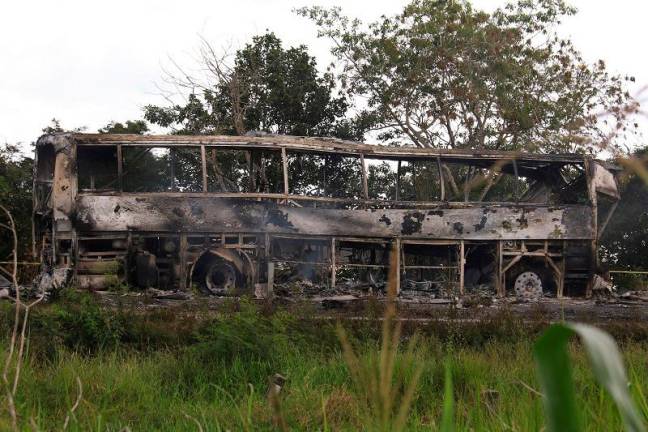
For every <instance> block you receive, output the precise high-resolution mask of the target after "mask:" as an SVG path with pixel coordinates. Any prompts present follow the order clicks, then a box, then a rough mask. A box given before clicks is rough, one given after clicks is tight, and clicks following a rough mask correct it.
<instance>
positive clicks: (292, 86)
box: [144, 33, 363, 139]
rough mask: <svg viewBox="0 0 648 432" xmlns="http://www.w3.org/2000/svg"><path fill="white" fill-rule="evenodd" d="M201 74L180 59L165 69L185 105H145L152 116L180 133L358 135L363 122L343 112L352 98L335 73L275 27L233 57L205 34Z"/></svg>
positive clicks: (146, 111)
mask: <svg viewBox="0 0 648 432" xmlns="http://www.w3.org/2000/svg"><path fill="white" fill-rule="evenodd" d="M200 52H201V63H202V66H203V67H204V69H205V70H207V75H208V78H207V79H206V80H204V81H201V80H199V79H197V78H195V77H192V76H190V74H188V73H186V72H185V71H184V70H183V69H182V68H180V67H179V66H177V65H176V67H177V70H178V71H179V72H178V73H177V74H168V81H169V82H170V83H172V84H173V85H174V86H175V87H177V88H180V89H184V90H186V91H188V93H189V94H188V96H187V97H186V101H185V103H184V104H175V103H173V104H172V105H171V106H166V107H161V106H155V105H148V106H146V107H145V108H144V117H145V119H146V120H148V121H149V122H151V123H153V124H155V125H159V126H163V127H170V128H172V129H173V130H174V132H176V133H187V134H228V135H243V134H245V133H246V132H247V131H264V132H268V133H277V134H290V135H309V136H323V135H332V136H337V137H341V138H353V139H361V138H362V136H363V128H362V123H361V122H352V121H350V120H348V119H346V118H345V115H346V113H347V111H348V109H349V101H348V99H347V97H346V96H345V95H344V94H343V93H339V92H336V83H335V80H334V76H333V75H332V74H330V73H325V74H323V75H320V74H319V73H318V71H317V64H316V61H315V58H313V57H311V56H310V55H309V54H308V51H307V49H306V47H305V46H303V45H301V46H298V47H292V48H287V49H286V48H284V47H283V45H282V43H281V40H280V39H279V38H277V36H275V35H274V34H273V33H266V34H264V35H260V36H255V37H254V38H253V39H252V42H251V43H249V44H246V45H245V46H244V47H243V48H242V49H239V50H238V51H237V52H236V54H235V56H234V59H233V61H229V59H228V56H219V55H217V54H216V52H215V50H214V49H213V48H212V46H211V45H209V43H207V42H206V41H204V40H203V45H202V48H201V51H200Z"/></svg>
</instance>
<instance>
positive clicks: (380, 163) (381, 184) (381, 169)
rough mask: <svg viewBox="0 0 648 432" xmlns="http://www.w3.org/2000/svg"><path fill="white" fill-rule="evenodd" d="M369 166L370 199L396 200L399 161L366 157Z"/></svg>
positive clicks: (366, 163)
mask: <svg viewBox="0 0 648 432" xmlns="http://www.w3.org/2000/svg"><path fill="white" fill-rule="evenodd" d="M365 165H366V167H367V188H368V192H369V199H376V200H386V201H394V200H396V197H397V195H398V194H397V193H396V185H397V183H398V165H399V164H398V161H397V160H391V159H379V158H365Z"/></svg>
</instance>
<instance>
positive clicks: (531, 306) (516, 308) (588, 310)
mask: <svg viewBox="0 0 648 432" xmlns="http://www.w3.org/2000/svg"><path fill="white" fill-rule="evenodd" d="M96 295H97V297H98V299H99V300H100V302H101V303H102V304H103V305H105V306H107V307H128V308H135V309H141V310H142V311H151V310H156V309H169V308H170V309H174V310H178V311H179V312H181V311H182V312H189V311H191V312H195V313H206V314H209V313H217V312H218V310H219V308H221V307H223V306H224V305H228V304H231V303H232V302H237V301H238V300H237V298H235V297H208V296H201V295H186V294H184V293H168V292H167V293H160V292H155V293H150V292H148V293H145V292H142V293H125V294H119V293H113V292H97V293H96ZM254 301H255V302H259V303H265V304H272V305H275V306H283V307H286V308H288V309H290V308H303V307H304V306H305V305H306V306H307V307H308V308H309V310H311V311H312V312H313V313H314V314H315V315H317V316H321V317H322V318H332V319H335V318H366V317H368V316H379V315H376V312H377V311H380V310H381V308H382V307H383V306H384V304H385V302H386V299H385V298H384V297H382V298H381V297H373V296H364V297H356V296H352V295H338V296H329V297H314V298H286V297H278V298H275V299H274V300H273V301H272V302H271V303H269V302H268V301H267V300H254ZM397 306H398V310H399V316H400V317H401V318H402V319H405V320H415V321H435V320H449V319H452V320H460V321H479V320H485V319H489V318H492V317H494V316H496V315H499V314H501V313H502V312H503V311H504V312H507V313H510V314H512V315H513V316H517V317H519V318H521V319H523V320H533V321H546V322H554V321H561V320H566V321H579V322H589V323H601V324H604V323H624V322H626V323H648V298H646V299H644V298H643V297H637V296H625V297H624V296H609V297H607V298H602V299H571V298H564V299H556V298H543V299H541V300H538V301H531V302H519V301H517V300H516V299H515V298H504V299H495V298H488V299H477V300H474V299H469V298H468V299H455V300H444V299H417V298H414V299H412V298H405V299H399V300H398V302H397Z"/></svg>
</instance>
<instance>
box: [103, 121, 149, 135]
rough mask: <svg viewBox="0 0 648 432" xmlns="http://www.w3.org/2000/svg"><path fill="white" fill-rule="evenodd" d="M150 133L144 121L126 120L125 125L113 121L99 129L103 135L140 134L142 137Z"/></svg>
mask: <svg viewBox="0 0 648 432" xmlns="http://www.w3.org/2000/svg"><path fill="white" fill-rule="evenodd" d="M148 131H149V128H148V125H147V124H146V121H144V120H126V122H125V123H119V122H114V121H111V122H110V123H108V124H107V125H106V126H104V127H102V128H101V129H99V131H98V132H99V133H102V134H108V133H110V134H138V135H142V134H145V133H146V132H148Z"/></svg>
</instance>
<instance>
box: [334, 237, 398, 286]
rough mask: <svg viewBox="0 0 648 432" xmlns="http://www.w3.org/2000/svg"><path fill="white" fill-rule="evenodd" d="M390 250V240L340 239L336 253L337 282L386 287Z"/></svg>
mask: <svg viewBox="0 0 648 432" xmlns="http://www.w3.org/2000/svg"><path fill="white" fill-rule="evenodd" d="M390 251H391V244H390V243H389V242H379V241H376V242H368V241H355V240H340V241H338V242H337V245H336V254H335V255H336V258H335V268H336V281H337V283H338V284H340V283H343V284H347V285H355V286H357V287H359V286H362V287H375V288H384V287H385V284H386V282H387V274H388V270H389V254H390Z"/></svg>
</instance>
